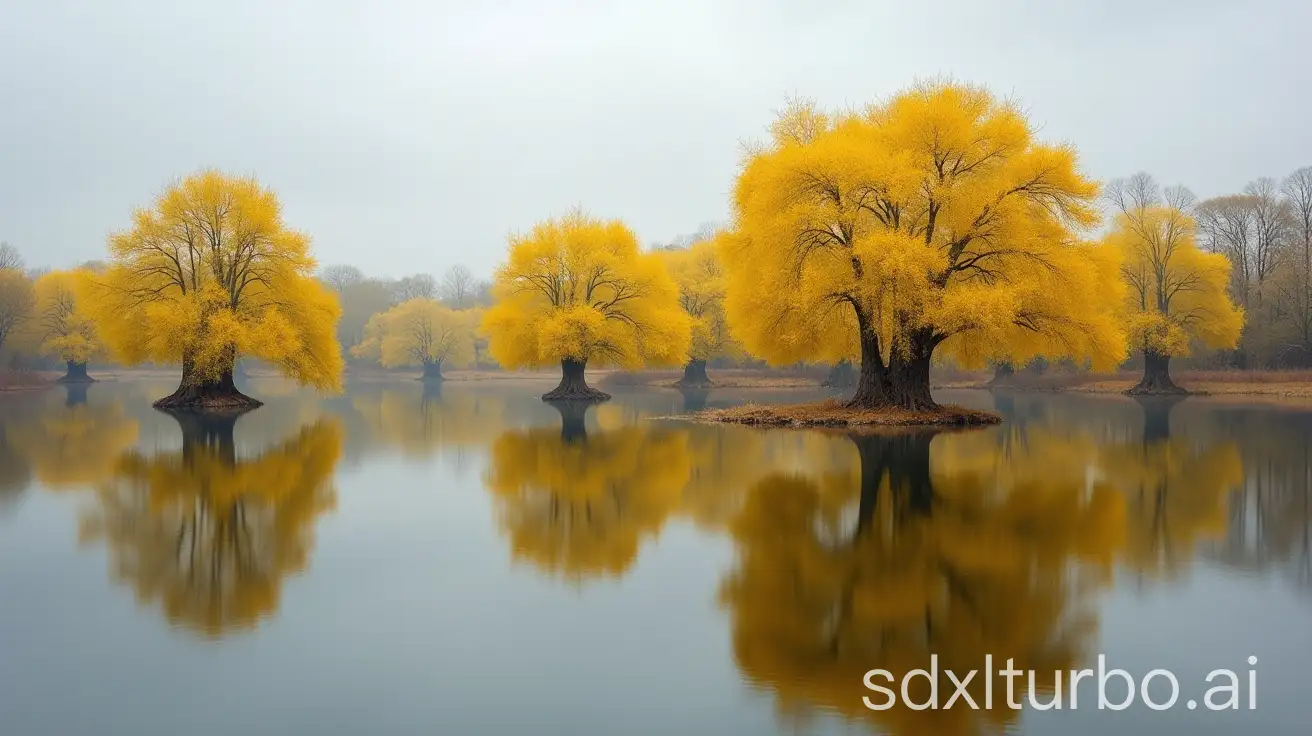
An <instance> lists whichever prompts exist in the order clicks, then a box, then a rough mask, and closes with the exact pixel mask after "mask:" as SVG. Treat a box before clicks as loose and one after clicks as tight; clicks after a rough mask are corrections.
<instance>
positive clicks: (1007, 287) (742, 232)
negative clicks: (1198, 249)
mask: <svg viewBox="0 0 1312 736" xmlns="http://www.w3.org/2000/svg"><path fill="white" fill-rule="evenodd" d="M772 133H773V136H772V140H771V141H770V142H769V143H768V144H766V145H764V146H762V147H760V148H759V149H757V150H755V151H754V152H753V153H751V155H749V156H748V158H747V160H746V162H745V164H744V166H743V169H742V172H741V173H740V174H739V176H738V181H737V184H736V187H735V190H734V213H735V219H736V222H735V225H736V232H735V234H734V235H733V236H731V237H727V238H725V239H724V242H723V246H722V247H721V254H722V256H723V258H724V262H725V267H726V270H727V272H728V274H729V287H728V299H727V309H728V315H729V323H730V325H731V326H732V327H733V328H734V334H735V335H736V336H737V337H738V338H739V339H741V340H742V342H743V344H744V345H745V346H746V347H747V349H748V351H749V352H751V353H752V354H754V355H760V356H762V357H764V358H766V359H768V360H770V361H772V362H775V363H791V362H794V361H796V360H801V359H831V360H832V359H836V358H842V357H847V356H845V355H843V353H844V351H845V347H846V345H848V344H850V343H851V342H853V341H852V337H851V333H850V332H848V331H849V330H851V329H852V327H853V326H854V327H855V329H856V332H857V335H856V337H857V340H856V343H857V344H858V345H859V346H860V360H861V374H860V377H859V379H858V381H857V389H856V394H855V396H854V398H853V399H852V401H851V405H852V406H854V407H859V408H876V407H889V406H892V407H901V408H906V409H913V410H920V409H934V408H936V404H935V402H934V400H933V398H932V397H931V396H930V391H929V367H930V361H931V359H932V358H933V356H935V355H936V350H940V349H941V350H940V352H943V351H945V352H946V353H947V354H950V355H952V356H954V357H955V358H956V359H957V360H958V361H959V362H961V363H964V364H967V365H983V364H984V363H986V362H987V361H988V360H989V359H990V358H994V357H997V356H999V355H1008V356H1010V357H1012V358H1014V359H1018V360H1024V359H1026V358H1027V357H1029V356H1036V355H1044V356H1048V357H1051V358H1057V357H1064V356H1070V357H1074V358H1080V359H1092V360H1094V361H1096V362H1098V363H1099V364H1102V365H1108V366H1110V365H1114V364H1116V363H1117V362H1119V360H1120V359H1121V358H1122V356H1123V355H1124V335H1123V333H1122V332H1121V330H1120V328H1119V325H1118V322H1117V320H1116V319H1115V318H1114V316H1113V312H1114V307H1115V306H1116V305H1118V304H1119V303H1120V301H1121V298H1120V295H1121V293H1122V289H1123V287H1121V286H1119V284H1118V279H1117V278H1116V263H1115V253H1114V252H1111V251H1110V249H1106V248H1102V247H1100V246H1099V245H1097V244H1090V243H1086V242H1083V241H1082V240H1081V239H1080V238H1079V232H1080V231H1081V230H1082V229H1085V228H1088V227H1090V226H1092V225H1094V224H1095V223H1096V222H1097V221H1098V213H1097V210H1096V209H1095V207H1094V205H1095V201H1096V199H1097V196H1098V187H1097V185H1096V184H1095V183H1094V182H1093V181H1091V180H1089V179H1087V178H1086V177H1085V176H1084V175H1083V174H1082V173H1081V172H1080V170H1079V168H1078V166H1077V162H1076V153H1075V150H1074V149H1073V148H1072V147H1071V146H1069V145H1049V144H1045V143H1041V142H1039V141H1037V140H1036V139H1035V138H1034V135H1033V132H1032V130H1031V126H1030V125H1029V123H1028V121H1027V120H1026V118H1025V115H1024V114H1023V113H1022V111H1021V109H1020V108H1019V106H1018V105H1017V104H1015V103H1013V102H1009V101H1002V100H998V99H996V98H994V97H993V96H992V95H991V94H990V93H989V92H988V91H987V90H984V89H981V88H978V87H970V86H963V85H958V84H951V83H931V84H922V85H920V86H917V87H914V88H912V89H910V90H908V91H905V92H903V93H901V94H898V95H896V96H894V97H893V98H891V99H889V100H887V101H885V102H881V103H879V104H875V105H872V106H870V107H869V108H867V109H866V110H864V111H862V112H852V113H843V114H839V115H832V116H831V115H827V114H824V113H822V112H820V111H818V110H816V109H815V108H814V107H812V106H811V105H809V104H805V103H795V104H793V105H792V106H791V107H790V108H789V109H788V110H786V111H785V112H784V113H783V114H782V116H781V117H780V119H779V121H778V122H777V123H776V125H775V126H774V128H773V129H772Z"/></svg>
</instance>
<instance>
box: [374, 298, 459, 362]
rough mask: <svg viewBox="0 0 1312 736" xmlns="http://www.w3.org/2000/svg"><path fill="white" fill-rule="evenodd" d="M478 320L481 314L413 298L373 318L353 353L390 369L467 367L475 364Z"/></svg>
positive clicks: (430, 300) (429, 300)
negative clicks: (436, 366)
mask: <svg viewBox="0 0 1312 736" xmlns="http://www.w3.org/2000/svg"><path fill="white" fill-rule="evenodd" d="M477 320H478V314H477V313H476V312H475V311H474V310H471V309H461V310H456V309H451V308H450V307H448V306H446V305H444V304H442V303H440V302H438V301H436V300H434V299H423V298H420V299H411V300H409V301H406V302H402V303H400V304H398V305H396V306H395V307H392V308H391V309H389V310H387V311H386V312H383V313H381V314H376V315H374V316H373V317H371V318H370V319H369V322H368V324H366V325H365V328H364V340H363V341H362V342H361V343H360V344H359V345H356V346H355V347H353V348H351V354H352V355H354V356H356V357H358V358H369V359H371V360H376V361H378V362H379V363H381V364H382V365H383V366H385V367H388V368H395V367H399V366H410V365H439V366H447V367H457V368H458V367H464V366H467V365H469V364H471V363H473V362H474V330H475V328H476V326H477Z"/></svg>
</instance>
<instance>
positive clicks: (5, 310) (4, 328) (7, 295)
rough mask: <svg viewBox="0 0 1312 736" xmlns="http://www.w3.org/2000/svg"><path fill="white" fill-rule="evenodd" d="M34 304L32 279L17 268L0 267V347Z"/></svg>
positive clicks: (25, 317) (29, 312)
mask: <svg viewBox="0 0 1312 736" xmlns="http://www.w3.org/2000/svg"><path fill="white" fill-rule="evenodd" d="M35 305H36V296H35V293H34V291H33V288H32V279H31V278H29V277H28V275H27V274H25V273H23V271H22V270H21V269H19V268H0V348H3V347H4V346H5V342H6V341H7V340H8V339H9V337H10V336H11V335H12V334H13V332H14V330H15V329H16V328H17V327H18V326H19V325H21V324H22V323H23V320H25V319H27V317H28V315H29V314H31V312H32V308H33V307H34V306H35Z"/></svg>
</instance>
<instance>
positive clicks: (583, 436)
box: [547, 401, 596, 444]
mask: <svg viewBox="0 0 1312 736" xmlns="http://www.w3.org/2000/svg"><path fill="white" fill-rule="evenodd" d="M547 403H549V404H551V405H552V406H553V407H555V408H556V411H558V412H560V439H561V440H563V441H564V442H565V443H566V444H570V443H574V442H584V441H586V440H587V439H588V424H587V416H588V407H589V406H592V405H593V404H594V403H596V402H593V401H548V402H547Z"/></svg>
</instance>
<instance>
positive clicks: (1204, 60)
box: [0, 0, 1312, 276]
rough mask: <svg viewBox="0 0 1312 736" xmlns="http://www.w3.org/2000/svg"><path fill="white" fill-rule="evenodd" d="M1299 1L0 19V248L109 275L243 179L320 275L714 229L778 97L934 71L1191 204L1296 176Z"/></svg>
mask: <svg viewBox="0 0 1312 736" xmlns="http://www.w3.org/2000/svg"><path fill="white" fill-rule="evenodd" d="M1310 46H1312V0H1283V1H1281V0H1246V1H1245V2H1243V3H1239V2H1228V1H1221V0H1199V1H1197V2H1184V1H1183V0H1176V1H1174V2H1170V1H1167V0H1068V1H1066V2H1057V1H1051V2H1049V1H1043V0H1002V1H993V2H985V1H983V0H937V1H936V2H932V3H911V2H894V1H893V0H865V1H864V2H854V1H851V0H829V1H828V2H811V1H809V0H803V1H800V2H784V1H783V0H758V1H756V2H752V1H750V0H702V1H698V0H667V1H666V2H647V1H645V0H644V1H643V2H623V1H622V0H619V1H615V2H600V1H599V0H559V1H556V2H549V1H546V0H543V1H541V2H526V1H525V0H505V1H502V2H498V1H496V0H487V1H486V2H482V3H479V2H476V1H475V0H462V1H461V2H446V1H445V0H439V1H435V2H419V1H417V0H415V1H412V2H399V1H397V2H393V1H389V0H376V1H375V2H357V1H355V0H279V1H277V2H274V1H272V0H229V1H227V2H213V1H210V2H195V1H193V0H116V1H114V2H109V1H108V0H82V1H80V2H73V1H71V0H0V239H2V240H8V241H9V242H11V243H13V244H14V245H16V246H18V247H19V248H20V249H21V250H22V251H23V252H24V253H25V254H26V256H27V258H28V260H29V262H30V263H31V264H32V265H50V266H61V265H71V264H73V263H76V262H79V261H83V260H87V259H91V258H97V257H100V256H101V255H102V254H103V252H104V241H105V236H106V234H107V233H108V232H110V231H112V230H115V229H120V228H123V227H125V226H126V225H127V223H128V218H129V215H130V213H131V211H132V209H133V208H134V207H135V206H139V205H143V204H147V203H149V201H150V200H151V198H152V197H153V196H154V194H156V193H157V192H158V191H159V190H160V188H161V187H162V186H163V185H164V184H165V183H166V182H168V181H169V180H170V179H172V178H174V177H176V176H179V175H181V174H185V173H188V172H190V171H193V170H196V169H198V168H201V167H206V166H215V167H219V168H222V169H225V170H228V171H231V172H237V173H247V172H254V173H255V174H257V175H258V176H259V177H260V178H261V179H262V180H263V181H264V182H265V183H266V184H268V185H270V186H272V187H273V188H274V189H275V190H276V191H277V192H278V193H279V195H280V196H281V198H282V201H283V204H284V207H285V210H286V217H287V220H288V221H289V223H290V224H291V225H292V226H294V227H296V228H299V229H302V230H305V231H307V232H309V233H310V234H311V235H312V236H313V238H314V241H315V247H316V253H317V255H318V257H319V260H320V262H321V263H324V264H329V263H340V262H347V263H354V264H356V265H359V266H361V267H362V268H364V269H365V270H366V271H368V272H371V273H375V274H380V275H393V276H400V275H404V274H406V273H412V272H420V271H424V272H432V273H436V274H440V273H441V272H442V271H443V270H445V269H446V268H447V267H448V266H450V265H452V264H454V263H458V262H463V263H465V264H467V265H468V266H470V267H471V268H472V269H473V270H474V271H476V272H478V273H480V274H486V273H489V272H490V271H491V269H492V267H493V265H494V264H495V263H496V262H497V261H498V260H499V259H500V258H501V255H502V252H503V248H504V245H505V237H506V235H507V233H509V232H511V231H516V230H523V229H526V228H527V227H529V226H530V225H531V224H532V223H533V222H534V221H536V220H539V219H542V218H544V217H547V216H551V215H554V214H559V213H560V212H562V211H564V210H566V209H568V208H569V207H571V206H573V205H576V204H581V205H583V206H584V207H586V208H587V209H588V210H590V211H591V212H592V213H594V214H596V215H601V216H607V217H612V216H618V217H623V218H625V219H626V220H627V221H628V222H629V224H630V225H632V226H633V227H634V228H635V229H636V230H637V232H638V234H639V237H640V238H641V239H642V240H643V242H651V241H655V240H661V241H668V240H670V239H672V238H673V237H675V236H676V235H678V234H680V233H686V232H691V231H693V230H695V229H696V228H697V226H698V224H700V223H701V222H704V221H707V220H721V219H724V218H725V217H726V214H727V210H728V202H727V199H728V193H729V190H730V187H731V185H732V180H733V176H734V173H735V168H736V165H737V162H738V159H739V155H740V152H741V147H740V144H741V142H743V141H745V140H753V139H758V138H760V137H761V136H762V135H763V133H764V130H765V127H766V126H767V125H768V124H769V122H770V120H771V119H772V116H773V110H775V109H777V108H778V107H780V106H781V104H782V103H783V101H784V98H785V97H786V96H787V95H789V94H798V95H802V96H808V97H814V98H816V99H818V100H819V101H820V102H821V103H822V104H824V105H826V106H840V105H845V104H849V103H864V102H867V101H871V100H874V99H877V98H880V97H883V96H885V95H888V94H890V93H892V92H895V91H896V90H898V89H899V88H901V87H904V86H906V85H908V84H910V83H911V82H913V81H915V80H916V79H917V78H923V77H933V76H940V75H951V76H953V77H955V78H957V79H960V80H962V81H968V82H975V83H982V84H987V85H989V86H990V87H992V88H993V89H994V90H995V91H996V92H998V93H1001V94H1006V95H1013V96H1015V97H1018V98H1019V99H1020V100H1022V101H1023V103H1024V104H1025V106H1026V107H1027V108H1028V109H1029V111H1030V113H1031V116H1032V119H1033V120H1034V121H1035V122H1036V123H1038V124H1039V125H1041V126H1042V135H1043V136H1044V137H1047V138H1049V139H1054V140H1056V139H1061V140H1070V141H1073V142H1074V143H1075V144H1076V145H1077V146H1078V147H1079V149H1080V151H1081V155H1082V159H1083V163H1084V166H1085V168H1086V170H1087V171H1088V172H1089V173H1090V174H1091V175H1093V176H1095V177H1098V178H1101V179H1108V178H1113V177H1117V176H1125V175H1129V174H1132V173H1134V172H1136V171H1138V170H1146V171H1149V172H1150V173H1152V174H1154V175H1155V176H1156V177H1157V178H1158V179H1159V180H1161V181H1163V182H1164V183H1184V184H1186V185H1188V186H1189V187H1191V188H1192V189H1194V191H1195V192H1196V193H1197V194H1199V195H1200V196H1202V197H1207V196H1212V195H1216V194H1221V193H1225V192H1229V191H1234V190H1238V189H1239V188H1241V187H1242V186H1243V185H1244V184H1245V183H1246V182H1248V181H1250V180H1252V179H1254V178H1256V177H1259V176H1274V177H1283V176H1285V175H1286V174H1287V173H1288V172H1290V171H1292V170H1293V169H1295V168H1298V167H1300V166H1307V165H1312V124H1309V114H1310V113H1312V49H1310V48H1309V47H1310Z"/></svg>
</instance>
